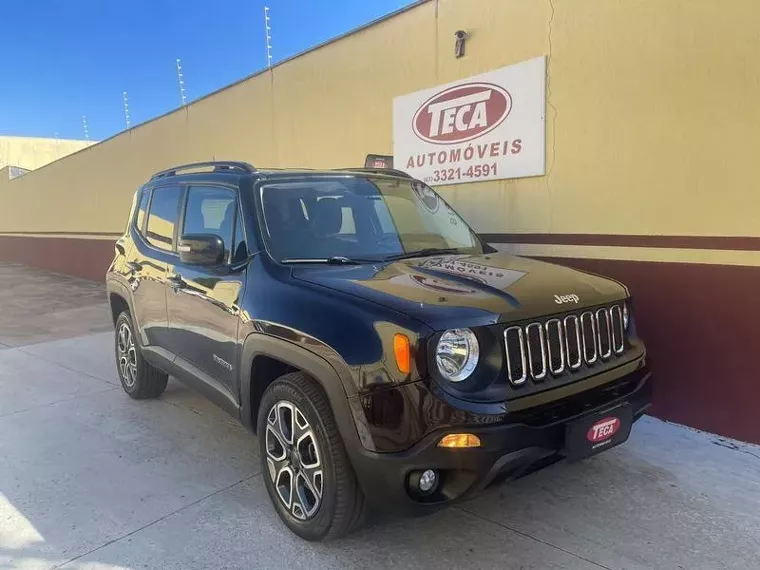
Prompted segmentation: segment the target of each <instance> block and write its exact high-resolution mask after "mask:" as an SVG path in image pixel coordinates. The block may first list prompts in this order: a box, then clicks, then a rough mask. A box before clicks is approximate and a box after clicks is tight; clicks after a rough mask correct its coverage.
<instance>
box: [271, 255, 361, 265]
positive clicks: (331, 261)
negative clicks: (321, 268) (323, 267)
mask: <svg viewBox="0 0 760 570" xmlns="http://www.w3.org/2000/svg"><path fill="white" fill-rule="evenodd" d="M369 261H371V260H368V259H352V258H350V257H345V256H343V255H333V256H331V257H323V258H318V259H309V258H304V259H301V258H287V257H286V258H285V259H282V260H280V263H285V264H295V263H326V264H328V265H359V264H360V263H367V262H369Z"/></svg>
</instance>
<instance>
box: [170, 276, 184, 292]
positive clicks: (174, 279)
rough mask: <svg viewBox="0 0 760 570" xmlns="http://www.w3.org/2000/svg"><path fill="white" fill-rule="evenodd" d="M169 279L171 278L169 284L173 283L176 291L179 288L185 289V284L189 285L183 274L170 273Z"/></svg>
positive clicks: (172, 285)
mask: <svg viewBox="0 0 760 570" xmlns="http://www.w3.org/2000/svg"><path fill="white" fill-rule="evenodd" d="M168 280H169V285H171V287H172V289H173V290H174V291H178V290H179V289H184V288H185V285H187V283H185V280H184V279H182V275H170V276H169V278H168Z"/></svg>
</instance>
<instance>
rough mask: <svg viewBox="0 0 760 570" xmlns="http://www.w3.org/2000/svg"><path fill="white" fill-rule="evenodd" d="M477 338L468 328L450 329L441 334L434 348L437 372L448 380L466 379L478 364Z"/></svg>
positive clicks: (458, 380) (459, 380)
mask: <svg viewBox="0 0 760 570" xmlns="http://www.w3.org/2000/svg"><path fill="white" fill-rule="evenodd" d="M479 355H480V349H479V347H478V339H477V337H476V336H475V333H473V332H472V331H471V330H470V329H451V330H447V331H446V332H445V333H443V334H442V335H441V338H440V340H439V341H438V346H437V347H436V349H435V362H436V364H437V365H438V372H440V373H441V375H442V376H443V377H444V378H446V380H448V381H450V382H461V381H462V380H465V379H467V378H468V377H469V376H470V374H472V372H473V371H474V370H475V367H476V366H477V365H478V357H479Z"/></svg>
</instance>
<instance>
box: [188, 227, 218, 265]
mask: <svg viewBox="0 0 760 570" xmlns="http://www.w3.org/2000/svg"><path fill="white" fill-rule="evenodd" d="M177 251H179V260H180V261H181V262H182V263H187V264H188V265H221V263H222V260H223V259H224V241H222V238H220V237H219V236H217V235H213V234H185V235H183V236H182V238H180V240H179V244H178V245H177Z"/></svg>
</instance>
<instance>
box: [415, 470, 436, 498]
mask: <svg viewBox="0 0 760 570" xmlns="http://www.w3.org/2000/svg"><path fill="white" fill-rule="evenodd" d="M417 485H418V486H419V488H420V492H421V493H425V494H427V493H430V492H431V491H433V489H435V487H436V485H438V473H436V472H435V471H433V470H432V469H426V470H425V471H423V472H422V475H420V481H419V483H417Z"/></svg>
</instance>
